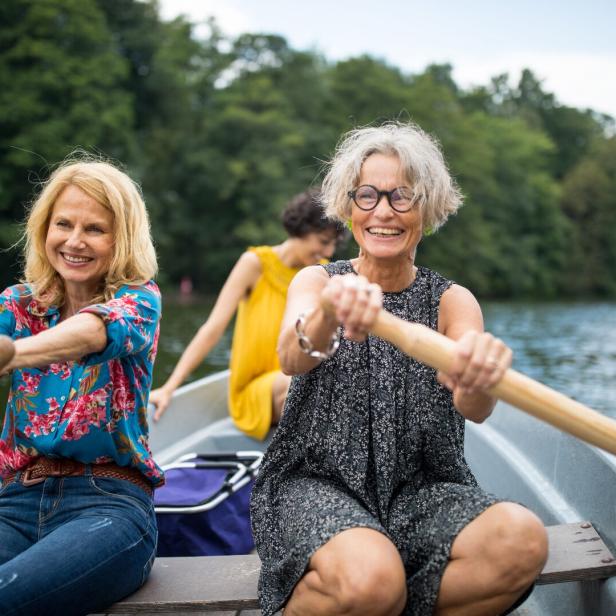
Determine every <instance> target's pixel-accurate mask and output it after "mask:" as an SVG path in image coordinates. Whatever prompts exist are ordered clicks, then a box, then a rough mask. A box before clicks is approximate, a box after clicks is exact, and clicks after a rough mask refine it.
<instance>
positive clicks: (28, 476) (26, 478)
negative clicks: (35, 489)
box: [20, 468, 47, 488]
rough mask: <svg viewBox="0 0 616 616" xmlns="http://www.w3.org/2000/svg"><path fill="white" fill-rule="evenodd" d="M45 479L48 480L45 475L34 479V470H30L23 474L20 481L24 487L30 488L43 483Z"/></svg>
mask: <svg viewBox="0 0 616 616" xmlns="http://www.w3.org/2000/svg"><path fill="white" fill-rule="evenodd" d="M45 479H47V477H46V476H45V475H43V476H42V477H32V470H31V469H29V468H28V469H26V470H25V471H23V472H22V474H21V478H20V481H21V484H22V485H23V486H25V487H26V488H29V487H30V486H35V485H37V484H38V483H43V481H45Z"/></svg>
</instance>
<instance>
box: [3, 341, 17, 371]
mask: <svg viewBox="0 0 616 616" xmlns="http://www.w3.org/2000/svg"><path fill="white" fill-rule="evenodd" d="M13 355H15V345H14V344H13V341H12V340H11V339H10V338H9V337H8V336H0V371H1V370H2V369H3V368H4V367H5V366H6V365H7V364H8V363H9V362H10V361H11V359H13Z"/></svg>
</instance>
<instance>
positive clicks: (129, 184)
mask: <svg viewBox="0 0 616 616" xmlns="http://www.w3.org/2000/svg"><path fill="white" fill-rule="evenodd" d="M67 186H76V187H77V188H79V189H81V190H83V192H84V193H86V194H87V195H88V196H89V197H91V198H93V199H94V200H96V201H97V203H100V204H101V205H102V206H103V207H105V208H107V209H108V210H109V211H110V212H111V213H112V214H113V233H114V238H115V240H114V247H113V256H112V259H111V263H110V265H109V271H108V272H107V275H106V276H105V280H104V282H103V284H102V285H101V288H100V291H99V293H98V294H96V295H95V296H94V297H93V298H92V303H97V302H103V301H108V300H110V299H111V298H112V297H113V295H114V293H115V292H116V291H117V289H119V288H120V287H121V286H122V285H124V284H143V283H145V282H147V281H148V280H150V279H151V278H152V277H153V276H155V274H156V272H157V270H158V266H157V263H156V252H155V250H154V245H153V243H152V237H151V234H150V222H149V219H148V213H147V210H146V208H145V203H144V202H143V198H142V195H141V190H140V189H139V187H138V186H137V184H135V182H133V180H131V179H130V178H129V177H128V176H127V175H126V174H125V173H124V172H123V171H120V169H118V168H117V167H115V166H114V165H113V164H111V163H109V162H106V161H101V160H95V159H88V158H86V159H84V157H80V159H78V160H75V159H71V160H67V161H65V162H64V163H62V164H61V165H60V166H59V167H58V168H57V169H56V170H55V171H54V172H53V173H52V174H51V176H50V177H49V179H48V180H47V181H46V182H45V183H44V184H43V187H42V190H41V192H40V193H39V195H38V197H37V198H36V200H35V201H34V203H33V204H32V206H31V208H30V211H29V214H28V219H27V221H26V229H25V233H24V237H25V246H24V256H25V267H24V280H23V281H24V282H26V283H28V284H30V285H31V286H32V288H33V292H34V297H36V299H37V300H39V301H41V302H43V303H44V304H46V305H52V304H53V305H56V306H62V305H63V303H64V300H65V289H64V284H63V282H62V279H61V278H60V276H59V275H58V273H57V272H56V270H55V269H54V268H53V267H52V266H51V264H50V262H49V259H48V258H47V253H46V251H45V240H46V237H47V230H48V228H49V221H50V219H51V215H52V212H53V207H54V204H55V202H56V199H57V198H58V197H59V195H60V193H61V192H62V191H63V190H64V189H65V188H66V187H67Z"/></svg>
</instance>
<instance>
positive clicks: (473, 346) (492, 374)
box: [438, 331, 513, 394]
mask: <svg viewBox="0 0 616 616" xmlns="http://www.w3.org/2000/svg"><path fill="white" fill-rule="evenodd" d="M512 357H513V352H512V351H511V349H510V348H509V347H508V346H507V345H506V344H505V343H504V342H503V341H502V340H500V339H499V338H495V337H494V336H493V335H492V334H490V333H487V332H484V333H479V332H476V331H467V332H466V333H465V334H463V335H462V336H461V337H460V338H459V339H458V340H457V341H456V349H455V357H454V360H453V363H452V365H451V369H450V370H449V372H448V373H447V374H445V373H444V372H443V371H439V372H438V380H439V382H440V383H441V384H442V385H444V386H445V387H447V388H448V389H450V390H451V391H454V390H455V389H457V390H458V391H459V392H460V393H462V394H474V393H479V392H485V391H486V390H489V389H490V388H491V387H494V385H496V384H497V383H498V382H499V381H500V380H501V379H502V378H503V376H504V374H505V372H506V371H507V369H508V368H509V367H510V366H511V359H512Z"/></svg>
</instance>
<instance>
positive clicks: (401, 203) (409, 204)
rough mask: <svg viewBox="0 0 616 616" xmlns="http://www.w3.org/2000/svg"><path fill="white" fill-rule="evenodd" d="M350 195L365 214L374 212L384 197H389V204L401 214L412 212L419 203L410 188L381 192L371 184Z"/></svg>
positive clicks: (350, 192) (353, 191) (360, 187)
mask: <svg viewBox="0 0 616 616" xmlns="http://www.w3.org/2000/svg"><path fill="white" fill-rule="evenodd" d="M348 195H349V197H350V198H351V199H353V201H354V203H355V205H356V206H357V207H358V208H359V209H360V210H364V212H369V211H370V210H373V209H374V208H375V207H376V206H377V205H378V203H379V201H380V200H381V198H382V197H383V196H385V197H387V203H389V205H390V207H391V209H392V210H395V211H396V212H401V213H402V212H408V211H410V210H412V209H413V208H414V207H416V206H417V204H418V203H419V200H418V199H417V198H416V196H415V193H414V192H413V191H412V190H411V189H410V188H409V187H408V186H398V188H394V189H393V190H379V189H378V188H377V187H376V186H372V185H371V184H363V185H362V186H359V187H357V188H356V189H355V190H350V191H349V193H348Z"/></svg>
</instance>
